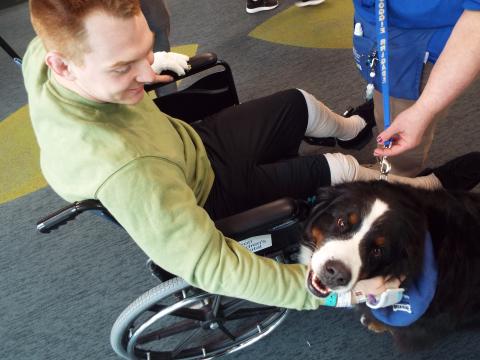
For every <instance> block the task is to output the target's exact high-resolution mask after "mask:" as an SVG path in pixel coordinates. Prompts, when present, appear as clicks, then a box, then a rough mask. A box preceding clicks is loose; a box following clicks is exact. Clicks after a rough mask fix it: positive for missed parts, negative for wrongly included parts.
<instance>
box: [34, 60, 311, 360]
mask: <svg viewBox="0 0 480 360" xmlns="http://www.w3.org/2000/svg"><path fill="white" fill-rule="evenodd" d="M190 65H191V69H190V70H189V71H188V72H187V74H186V75H185V76H182V77H178V76H176V75H174V74H172V75H174V78H175V80H182V84H181V85H183V84H184V83H185V82H187V83H188V81H190V83H191V84H187V85H186V86H185V87H184V88H183V89H180V90H178V91H175V92H173V93H170V94H166V95H162V96H160V97H158V98H156V99H155V100H154V101H155V103H156V104H157V106H158V107H159V108H160V109H161V110H162V111H163V112H165V113H167V114H168V115H171V116H173V117H176V118H179V119H182V120H184V121H187V122H189V123H192V122H195V121H201V119H202V118H204V117H205V116H207V115H208V114H212V113H215V112H217V111H219V110H221V109H222V108H225V107H227V106H235V105H236V104H238V103H239V101H238V95H237V92H236V89H235V84H234V80H233V76H232V72H231V69H230V67H229V66H228V64H227V63H226V62H224V61H221V60H218V59H217V56H216V55H215V54H213V53H205V54H200V55H197V56H195V57H192V58H191V59H190ZM195 77H199V79H195ZM184 78H188V79H185V80H183V79H184ZM192 79H193V80H192ZM160 86H161V85H160ZM156 87H157V86H153V85H148V86H145V89H146V91H151V90H154V89H155V88H156ZM182 87H183V86H182ZM309 208H310V204H309V203H308V202H307V201H304V200H294V199H291V198H284V199H279V200H277V201H274V202H271V203H268V204H265V205H262V206H259V207H256V208H253V209H250V210H247V211H244V212H242V213H239V214H236V215H234V216H230V217H228V218H224V219H220V220H218V221H216V222H215V224H216V226H217V228H218V229H219V230H220V231H222V232H223V234H225V236H228V237H230V238H233V239H235V240H237V241H239V242H240V243H241V244H242V245H244V246H245V247H247V248H248V249H250V250H251V251H253V252H255V253H257V254H258V255H261V256H268V257H270V258H273V259H275V260H277V261H280V262H285V263H291V262H295V261H296V254H297V252H298V248H299V245H298V239H299V238H300V232H301V222H302V220H304V219H305V218H306V216H307V215H308V212H309ZM85 211H90V212H94V213H98V215H101V216H103V217H105V218H106V219H109V220H111V221H114V222H116V221H115V219H114V218H113V217H112V216H111V215H110V214H109V212H108V210H107V209H106V208H104V207H103V205H102V204H101V203H100V202H99V201H97V200H91V199H89V200H83V201H78V202H75V203H73V204H71V205H68V206H67V207H65V208H62V209H60V210H58V211H56V212H54V213H52V214H50V215H48V216H46V217H44V218H43V219H41V220H39V221H38V223H37V230H38V231H39V232H41V233H49V232H50V231H52V230H54V229H57V228H58V227H59V226H61V225H63V224H65V223H67V222H68V221H70V220H73V219H75V218H76V217H77V216H78V215H79V214H81V213H83V212H85ZM147 265H148V267H149V269H150V271H151V272H152V274H153V275H154V276H156V277H157V278H158V279H159V281H160V283H159V285H157V286H155V287H154V288H152V289H150V290H149V291H147V292H145V293H144V294H142V295H141V296H139V297H138V298H137V299H136V300H135V301H133V302H132V303H131V304H130V305H128V306H127V307H126V308H125V310H123V312H122V313H121V314H120V315H119V316H118V318H117V320H116V321H115V323H114V324H113V326H112V329H111V333H110V343H111V346H112V348H113V350H114V351H115V352H116V353H117V354H118V355H119V356H120V357H122V358H125V359H148V360H150V359H151V360H153V359H212V358H215V357H218V356H222V355H225V354H229V353H233V352H235V351H238V350H240V349H242V348H245V347H247V346H249V345H251V344H253V343H254V342H256V341H258V340H260V339H261V338H263V337H264V336H266V335H268V334H269V333H270V332H272V331H273V330H274V329H275V328H276V327H278V326H279V325H280V324H281V323H282V321H283V320H284V319H285V317H286V316H287V314H288V310H287V309H283V308H278V307H273V306H265V305H260V304H255V303H252V302H249V301H246V300H242V299H236V298H230V297H226V296H219V295H215V294H210V293H207V292H205V291H202V290H200V289H197V288H195V287H193V286H191V285H189V284H188V283H187V282H185V281H184V280H183V279H181V278H178V277H175V276H174V275H172V274H170V273H168V272H166V271H165V270H163V269H162V268H161V267H160V266H158V265H157V264H154V263H153V262H152V261H150V260H149V261H148V262H147Z"/></svg>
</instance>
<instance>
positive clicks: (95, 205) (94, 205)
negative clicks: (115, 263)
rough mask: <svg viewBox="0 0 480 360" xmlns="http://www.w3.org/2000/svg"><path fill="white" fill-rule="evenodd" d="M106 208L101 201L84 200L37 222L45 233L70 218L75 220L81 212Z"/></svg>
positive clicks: (38, 226) (40, 229)
mask: <svg viewBox="0 0 480 360" xmlns="http://www.w3.org/2000/svg"><path fill="white" fill-rule="evenodd" d="M94 209H96V210H105V208H104V207H103V205H102V204H101V203H100V201H97V200H83V201H75V202H74V203H72V204H70V205H68V206H66V207H64V208H62V209H60V210H58V211H56V212H54V213H52V214H50V215H48V216H46V217H44V218H42V219H40V220H39V221H38V222H37V230H38V231H39V232H41V233H43V234H48V233H49V232H50V231H52V230H55V229H58V228H59V227H60V226H62V225H64V224H66V223H67V222H68V221H70V220H74V219H75V218H76V217H77V216H78V215H79V214H81V213H82V212H84V211H86V210H94Z"/></svg>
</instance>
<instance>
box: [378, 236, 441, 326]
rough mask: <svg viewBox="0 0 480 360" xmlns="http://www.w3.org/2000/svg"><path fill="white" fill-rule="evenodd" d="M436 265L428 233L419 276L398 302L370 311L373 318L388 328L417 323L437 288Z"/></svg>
mask: <svg viewBox="0 0 480 360" xmlns="http://www.w3.org/2000/svg"><path fill="white" fill-rule="evenodd" d="M437 276H438V270H437V264H436V262H435V256H434V255H433V245H432V238H431V236H430V233H427V235H426V237H425V250H424V255H423V268H422V273H421V274H420V276H419V277H418V278H417V279H415V280H414V281H413V282H412V283H411V284H410V286H409V287H407V288H406V289H405V292H404V293H403V297H402V300H400V302H398V303H396V304H394V305H391V306H387V307H384V308H379V309H372V314H373V316H374V317H375V318H376V319H377V320H379V321H381V322H383V323H384V324H387V325H390V326H408V325H411V324H413V323H414V322H415V321H417V320H418V319H419V318H420V317H421V316H422V315H423V314H424V313H425V312H426V311H427V309H428V307H429V305H430V303H431V302H432V299H433V296H434V295H435V289H436V288H437Z"/></svg>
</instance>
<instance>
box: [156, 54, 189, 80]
mask: <svg viewBox="0 0 480 360" xmlns="http://www.w3.org/2000/svg"><path fill="white" fill-rule="evenodd" d="M188 59H189V57H188V56H187V55H183V54H178V53H174V52H165V51H157V52H155V53H154V54H153V64H152V70H153V71H154V72H155V73H157V74H160V73H161V72H162V71H165V70H170V71H173V72H174V73H176V74H177V75H179V76H182V75H185V71H186V70H189V69H190V65H189V64H188ZM155 80H156V82H168V81H172V80H173V78H172V77H171V76H170V75H158V76H157V78H156V79H155Z"/></svg>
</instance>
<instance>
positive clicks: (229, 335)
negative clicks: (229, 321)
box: [218, 324, 237, 341]
mask: <svg viewBox="0 0 480 360" xmlns="http://www.w3.org/2000/svg"><path fill="white" fill-rule="evenodd" d="M218 328H219V329H220V330H221V331H222V332H223V333H224V334H225V335H227V336H228V337H229V338H230V339H231V340H232V341H235V340H236V339H237V338H236V337H235V336H234V335H233V334H232V333H231V332H230V331H229V330H228V329H227V328H226V327H225V325H223V324H218Z"/></svg>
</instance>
